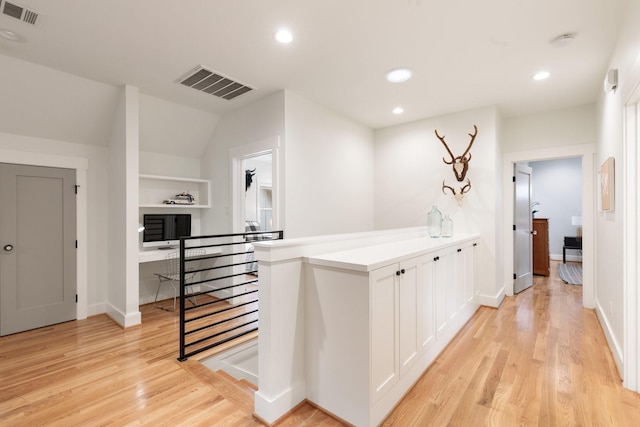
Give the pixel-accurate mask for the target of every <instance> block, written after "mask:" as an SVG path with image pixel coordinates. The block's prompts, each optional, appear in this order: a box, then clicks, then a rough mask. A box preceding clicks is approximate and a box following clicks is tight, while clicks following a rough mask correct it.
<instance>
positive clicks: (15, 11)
mask: <svg viewBox="0 0 640 427" xmlns="http://www.w3.org/2000/svg"><path fill="white" fill-rule="evenodd" d="M0 14H2V15H5V16H10V17H12V18H15V19H18V20H20V21H22V22H26V23H27V24H31V25H34V26H39V24H40V22H41V21H42V17H41V15H40V14H39V13H38V12H34V11H33V10H30V9H27V8H26V7H24V6H22V5H19V4H17V3H14V2H10V1H2V0H0Z"/></svg>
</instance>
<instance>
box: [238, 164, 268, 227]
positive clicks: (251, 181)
mask: <svg viewBox="0 0 640 427" xmlns="http://www.w3.org/2000/svg"><path fill="white" fill-rule="evenodd" d="M272 169H273V168H272V155H271V153H268V154H261V155H259V156H255V157H250V158H248V159H246V160H245V161H244V171H245V193H244V200H245V203H244V217H245V221H246V224H247V227H253V228H251V231H271V230H273V182H272V175H273V170H272ZM256 227H257V228H258V229H257V230H256V229H254V228H256ZM249 230H250V229H249V228H247V229H246V231H249Z"/></svg>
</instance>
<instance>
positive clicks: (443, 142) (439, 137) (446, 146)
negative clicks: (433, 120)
mask: <svg viewBox="0 0 640 427" xmlns="http://www.w3.org/2000/svg"><path fill="white" fill-rule="evenodd" d="M434 131H435V133H436V136H437V137H438V139H439V140H440V141H441V142H442V144H443V145H444V148H446V149H447V151H448V152H449V155H450V156H451V161H450V162H447V161H446V160H445V159H444V157H443V158H442V161H443V162H445V163H446V164H448V165H450V164H452V163H453V162H454V161H455V160H456V156H454V155H453V153H452V152H451V150H450V149H449V146H448V145H447V143H446V142H445V141H444V137H445V136H444V135H442V136H440V135H439V134H438V130H437V129H434Z"/></svg>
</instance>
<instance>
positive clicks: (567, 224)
mask: <svg viewBox="0 0 640 427" xmlns="http://www.w3.org/2000/svg"><path fill="white" fill-rule="evenodd" d="M594 156H595V145H594V144H584V145H573V146H566V147H551V148H544V149H540V150H532V151H523V152H515V153H505V155H504V163H503V174H504V178H503V179H504V181H503V182H504V187H503V194H504V205H503V206H504V211H503V212H504V219H505V224H508V225H509V228H511V224H515V222H513V221H514V220H515V218H514V202H515V200H514V191H513V187H512V186H513V179H512V175H513V170H514V165H515V164H517V163H527V164H530V165H534V168H533V169H534V170H533V176H534V178H533V179H536V178H535V175H536V171H535V167H536V163H537V162H540V163H539V164H538V165H537V166H538V167H542V168H545V167H547V168H552V167H554V164H553V163H550V162H551V161H559V162H563V161H564V162H575V164H574V167H575V166H576V165H577V164H578V163H579V165H580V169H579V173H577V172H576V171H574V172H576V173H577V174H578V175H579V177H580V179H579V181H578V180H577V177H575V174H574V178H571V179H574V181H572V182H569V181H570V178H562V179H560V178H557V177H556V178H553V179H551V182H552V183H553V185H554V188H555V191H557V192H560V191H561V188H564V189H566V191H567V193H565V194H569V193H571V194H572V195H573V196H575V195H576V193H579V194H580V201H579V202H577V203H578V204H577V205H576V204H575V202H574V203H573V204H571V206H569V207H565V208H564V210H565V212H564V213H562V214H560V213H556V212H555V211H554V210H553V208H554V204H555V203H556V202H554V200H553V199H549V200H547V199H544V198H542V195H541V193H540V191H543V190H542V188H539V189H538V190H535V191H532V199H531V200H532V205H533V204H534V203H535V202H538V204H536V205H535V206H533V208H534V209H532V211H533V210H537V211H538V212H536V217H537V218H543V216H542V215H546V216H550V217H558V216H559V215H561V217H558V218H556V219H554V220H553V223H554V231H553V235H550V237H549V243H550V244H549V257H550V259H553V258H557V259H559V261H557V262H559V263H561V262H562V250H563V247H564V246H565V245H564V237H565V234H566V237H577V232H578V229H577V227H578V225H573V223H574V222H575V223H577V222H581V227H582V238H581V249H580V250H578V249H574V250H572V249H568V248H566V249H565V253H566V256H567V257H568V260H574V261H576V262H577V261H578V260H580V261H581V262H582V283H583V287H582V302H583V306H584V307H586V308H593V307H594V305H595V294H594V277H595V274H594V269H595V263H594V215H595V206H596V205H595V203H596V192H595V188H596V186H595V168H594ZM545 162H549V163H545ZM560 165H561V163H557V164H555V166H556V167H559V166H560ZM559 168H560V167H559ZM541 170H542V169H541ZM563 173H566V171H565V172H563ZM543 177H544V176H543ZM565 180H566V181H565ZM538 186H540V184H538ZM535 187H536V186H535V185H532V189H533V188H535ZM539 190H540V191H539ZM552 197H553V198H557V196H552ZM541 198H542V200H539V199H541ZM543 203H544V205H543ZM543 207H545V208H548V212H546V213H545V212H542V211H541V209H542V208H543ZM578 207H579V208H580V209H578ZM573 217H580V218H573ZM555 225H558V227H555ZM532 231H533V230H532ZM551 236H555V237H551ZM558 236H559V237H558ZM552 240H553V242H552ZM551 243H553V245H552V244H551ZM514 249H515V248H514V239H513V234H512V233H511V232H506V233H505V234H504V255H505V259H506V260H508V261H507V262H505V263H504V266H505V269H504V283H505V293H506V295H513V294H514V280H513V274H514V271H513V265H514V264H513V260H514V257H515V250H514ZM552 255H553V258H551V257H552Z"/></svg>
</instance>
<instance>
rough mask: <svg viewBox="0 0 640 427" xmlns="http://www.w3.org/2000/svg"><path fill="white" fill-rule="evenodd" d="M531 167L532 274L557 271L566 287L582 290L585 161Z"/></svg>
mask: <svg viewBox="0 0 640 427" xmlns="http://www.w3.org/2000/svg"><path fill="white" fill-rule="evenodd" d="M529 166H530V167H531V170H532V175H531V176H532V179H531V195H532V202H531V214H532V220H533V221H532V222H533V232H534V236H533V247H534V248H533V274H538V275H543V276H548V275H549V269H550V268H555V269H557V270H558V271H557V273H558V275H559V276H560V278H561V279H562V280H563V281H564V282H565V283H567V284H570V285H579V286H582V191H581V189H582V160H581V159H580V158H579V157H570V158H564V159H554V160H541V161H535V162H529ZM550 261H557V262H556V263H551V264H550Z"/></svg>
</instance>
